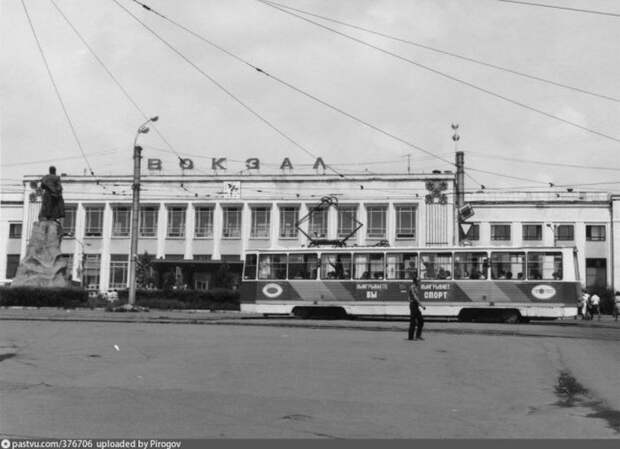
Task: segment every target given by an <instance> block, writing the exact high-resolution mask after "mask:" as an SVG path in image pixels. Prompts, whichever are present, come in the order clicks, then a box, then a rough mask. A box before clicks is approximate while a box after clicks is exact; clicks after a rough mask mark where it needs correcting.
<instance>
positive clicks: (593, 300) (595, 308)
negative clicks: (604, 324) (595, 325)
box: [590, 292, 601, 321]
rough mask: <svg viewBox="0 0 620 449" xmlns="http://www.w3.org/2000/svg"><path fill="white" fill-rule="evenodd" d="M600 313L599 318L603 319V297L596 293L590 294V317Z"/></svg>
mask: <svg viewBox="0 0 620 449" xmlns="http://www.w3.org/2000/svg"><path fill="white" fill-rule="evenodd" d="M595 313H596V314H597V315H598V320H599V321H601V298H600V297H599V295H597V294H596V292H595V293H593V294H592V296H590V319H592V318H594V314H595Z"/></svg>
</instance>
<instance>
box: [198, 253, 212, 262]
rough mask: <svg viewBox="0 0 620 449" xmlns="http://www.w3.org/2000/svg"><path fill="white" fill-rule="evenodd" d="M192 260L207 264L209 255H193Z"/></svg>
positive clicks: (209, 258)
mask: <svg viewBox="0 0 620 449" xmlns="http://www.w3.org/2000/svg"><path fill="white" fill-rule="evenodd" d="M194 260H195V261H197V262H208V261H210V260H211V254H194Z"/></svg>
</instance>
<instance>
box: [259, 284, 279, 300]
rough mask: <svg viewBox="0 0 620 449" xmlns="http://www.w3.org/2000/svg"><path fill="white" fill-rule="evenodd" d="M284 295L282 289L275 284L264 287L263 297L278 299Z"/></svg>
mask: <svg viewBox="0 0 620 449" xmlns="http://www.w3.org/2000/svg"><path fill="white" fill-rule="evenodd" d="M281 294H282V287H280V286H279V285H278V284H274V283H273V282H271V283H269V284H267V285H265V286H264V287H263V295H265V296H266V297H268V298H277V297H278V296H280V295H281Z"/></svg>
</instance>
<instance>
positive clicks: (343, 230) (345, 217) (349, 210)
mask: <svg viewBox="0 0 620 449" xmlns="http://www.w3.org/2000/svg"><path fill="white" fill-rule="evenodd" d="M356 220H357V207H355V206H342V207H339V208H338V237H340V238H344V237H347V236H349V235H351V233H352V232H353V231H354V230H355V228H356V227H357V223H356Z"/></svg>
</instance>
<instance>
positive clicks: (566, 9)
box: [497, 0, 620, 17]
mask: <svg viewBox="0 0 620 449" xmlns="http://www.w3.org/2000/svg"><path fill="white" fill-rule="evenodd" d="M497 1H499V2H502V3H515V4H518V5H527V6H539V7H541V8H552V9H562V10H565V11H572V12H583V13H588V14H599V15H602V16H612V17H620V13H613V12H606V11H596V10H594V9H580V8H569V7H568V6H559V5H549V4H546V3H533V2H522V1H517V0H497Z"/></svg>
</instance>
